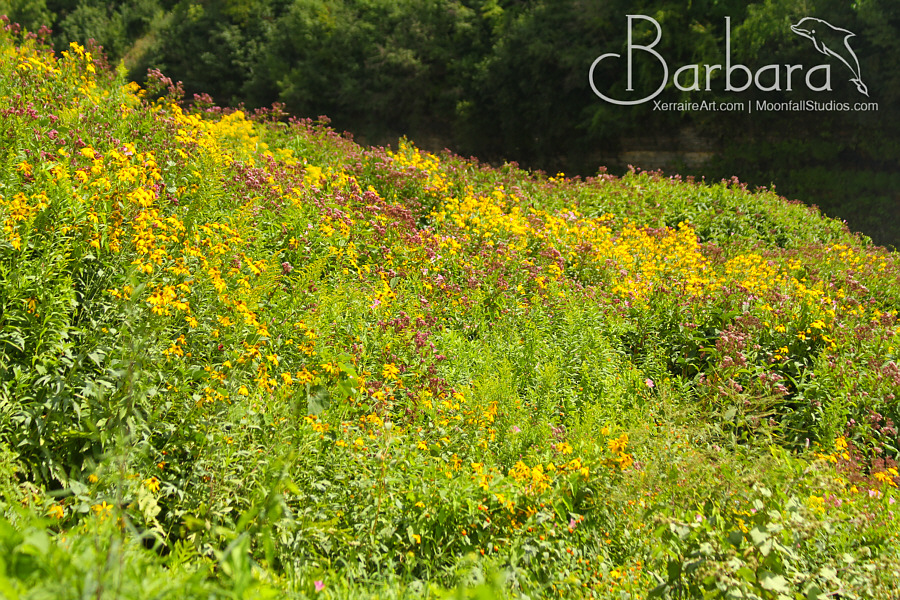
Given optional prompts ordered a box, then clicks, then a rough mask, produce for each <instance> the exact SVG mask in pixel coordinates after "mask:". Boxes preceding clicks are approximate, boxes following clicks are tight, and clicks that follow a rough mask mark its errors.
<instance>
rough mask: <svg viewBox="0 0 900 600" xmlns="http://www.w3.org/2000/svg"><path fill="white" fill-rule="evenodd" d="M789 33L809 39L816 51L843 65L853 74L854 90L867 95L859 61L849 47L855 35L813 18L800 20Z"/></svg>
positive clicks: (792, 26)
mask: <svg viewBox="0 0 900 600" xmlns="http://www.w3.org/2000/svg"><path fill="white" fill-rule="evenodd" d="M791 31H793V32H794V33H796V34H798V35H802V36H803V37H805V38H809V39H811V40H812V43H813V44H814V45H815V47H816V50H818V51H819V52H821V53H822V54H824V55H826V56H833V57H834V58H836V59H838V60H839V61H841V62H842V63H844V65H846V67H847V68H848V69H850V71H851V72H852V73H853V77H852V78H851V79H850V81H852V82H853V83H855V84H856V89H857V90H859V93H860V94H863V95H865V96H868V95H869V90H868V89H867V88H866V84H864V83H863V82H862V77H860V74H859V60H857V58H856V53H855V52H853V49H852V48H851V47H850V38H852V37H854V36H855V35H856V34H855V33H853V32H851V31H847V30H846V29H841V28H840V27H835V26H834V25H831V24H830V23H828V22H826V21H823V20H822V19H816V18H815V17H806V18H804V19H801V20H800V22H798V23H797V24H796V25H791Z"/></svg>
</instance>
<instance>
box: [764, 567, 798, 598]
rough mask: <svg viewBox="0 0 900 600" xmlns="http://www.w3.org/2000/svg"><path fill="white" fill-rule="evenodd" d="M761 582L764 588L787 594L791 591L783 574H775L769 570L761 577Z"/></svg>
mask: <svg viewBox="0 0 900 600" xmlns="http://www.w3.org/2000/svg"><path fill="white" fill-rule="evenodd" d="M759 584H760V585H761V586H762V588H763V589H765V590H769V591H770V592H780V593H782V594H787V593H789V592H790V591H791V588H790V586H789V585H788V580H787V579H785V578H784V577H782V576H781V575H775V574H774V573H770V572H768V571H766V572H765V573H763V575H762V577H760V578H759Z"/></svg>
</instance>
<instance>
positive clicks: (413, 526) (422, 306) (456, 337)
mask: <svg viewBox="0 0 900 600" xmlns="http://www.w3.org/2000/svg"><path fill="white" fill-rule="evenodd" d="M123 6H124V5H123ZM128 6H129V7H131V8H130V9H129V10H131V9H134V10H135V11H138V8H140V6H139V5H137V4H129V5H128ZM146 6H149V5H146ZM193 6H194V7H193V8H191V7H189V6H186V5H184V6H181V5H180V7H176V8H175V10H176V12H177V11H178V10H183V11H184V12H183V13H178V14H181V15H182V16H183V17H184V18H183V19H182V20H180V21H178V22H177V23H170V24H169V25H171V26H172V27H184V28H185V29H184V30H185V31H193V34H192V35H197V36H199V29H196V27H198V23H204V22H209V23H212V22H213V21H218V20H220V17H221V19H225V20H229V22H231V23H232V24H233V25H235V24H240V23H242V22H243V21H245V20H247V19H250V20H253V19H254V18H255V16H259V13H255V12H253V10H254V6H256V8H259V7H258V6H257V5H254V4H252V3H237V2H233V3H222V4H220V5H217V6H215V7H211V6H209V5H203V6H201V5H199V4H198V5H193ZM328 6H332V5H329V4H325V3H322V4H316V5H313V4H307V5H304V6H303V7H300V8H298V7H297V6H293V8H290V9H289V10H288V7H285V6H283V5H280V4H279V5H276V4H275V3H273V4H271V5H270V6H269V8H270V9H271V10H272V11H273V13H272V14H273V15H274V14H276V12H277V10H281V9H282V8H283V9H285V10H286V11H288V12H285V13H283V14H288V13H290V14H292V15H294V17H297V18H298V19H299V18H300V17H302V18H303V19H306V21H304V22H305V23H306V24H307V25H308V26H309V27H310V28H311V29H310V31H313V32H317V33H315V35H316V36H318V35H319V34H320V33H321V34H322V35H325V34H327V33H328V27H326V25H327V24H328V23H329V19H332V18H333V19H336V22H340V20H341V19H345V18H346V19H351V17H352V15H350V14H349V13H341V12H339V11H337V10H334V11H331V12H329V11H328V10H326V9H327V8H328ZM279 7H280V8H279ZM323 7H324V8H323ZM379 7H380V8H379ZM436 7H438V5H437V4H435V5H432V6H431V8H428V7H425V9H423V11H422V14H421V15H420V16H421V19H422V20H421V21H410V20H405V17H404V14H405V13H402V14H401V13H400V12H398V13H393V12H391V11H390V10H388V9H386V8H385V7H384V6H381V5H377V6H369V5H359V6H358V7H357V8H359V10H363V9H365V10H367V11H373V12H376V13H378V14H379V15H380V16H379V19H383V20H384V21H383V22H384V23H393V24H395V25H396V26H397V27H398V29H397V30H396V35H397V36H398V38H397V39H398V40H402V39H406V40H409V39H414V40H419V39H420V38H419V37H416V36H419V35H422V36H426V37H427V35H431V34H430V33H427V32H435V31H443V30H442V29H441V28H440V27H442V26H443V25H441V24H442V23H443V24H444V25H446V22H444V21H442V20H441V19H442V18H444V17H442V16H441V15H438V13H439V12H440V11H439V10H438V9H437V8H436ZM301 8H302V9H303V10H301ZM407 8H408V7H407ZM469 8H470V9H471V10H470V11H468V12H466V11H461V12H460V15H462V16H460V17H459V18H460V19H461V20H462V21H466V20H468V21H470V22H471V23H473V27H475V26H476V25H474V24H477V27H485V28H487V29H488V30H489V31H491V32H494V31H497V30H501V29H503V28H504V27H511V28H516V27H523V28H524V29H523V30H522V31H524V32H527V31H535V30H532V29H529V27H530V26H528V27H526V25H527V24H526V23H525V22H524V21H523V22H519V23H516V22H515V18H514V17H515V15H512V14H510V12H513V11H511V10H509V9H510V6H508V5H504V6H500V4H498V3H485V4H484V5H483V6H479V7H478V8H479V10H475V8H474V7H471V6H470V7H469ZM533 8H534V9H535V10H537V7H533ZM313 9H316V10H313ZM318 9H322V10H320V11H319V10H318ZM376 9H377V10H376ZM426 9H427V10H426ZM54 10H60V11H62V10H64V9H63V8H62V7H54ZM65 10H67V11H70V12H67V13H66V14H67V15H69V16H71V15H73V14H76V12H75V11H76V10H77V7H72V6H70V7H68V8H65ZM122 10H123V9H122V7H118V8H115V10H112V9H111V10H110V12H108V13H106V14H107V15H112V14H114V13H115V14H120V15H124V14H125V13H124V12H122ZM379 10H381V11H383V12H378V11H379ZM398 10H399V9H398ZM429 10H432V11H433V12H429ZM116 11H118V12H116ZM215 11H218V12H215ZM291 11H293V12H291ZM304 11H306V12H304ZM317 11H318V12H317ZM138 12H140V11H138ZM213 12H215V14H216V18H215V19H213V18H212V17H211V16H210V15H211V14H212V13H213ZM134 14H137V13H134ZM278 14H282V13H278ZM367 14H368V13H367ZM123 18H124V17H123ZM446 18H449V17H446ZM548 18H549V17H548ZM669 18H672V19H677V18H679V17H678V16H677V15H672V16H671V17H669ZM192 19H193V20H192ZM205 19H210V20H209V21H204V20H205ZM508 19H509V20H508ZM301 20H302V19H301ZM351 20H352V19H351ZM123 22H124V21H123ZM235 26H237V25H235ZM269 26H271V27H276V26H277V23H271V24H261V25H259V27H261V28H264V27H269ZM304 26H306V25H304ZM431 26H434V29H429V28H428V27H431ZM404 27H405V28H406V29H404ZM420 27H421V28H424V29H420ZM192 28H195V29H192ZM317 28H319V29H317ZM238 29H239V28H238ZM12 30H13V28H12V27H10V28H7V29H4V30H3V31H2V32H0V63H2V64H0V67H2V68H0V137H2V140H3V142H4V143H3V144H0V166H2V168H0V559H2V560H0V590H2V594H3V595H5V596H9V597H13V598H15V597H21V598H43V597H48V598H50V597H52V598H70V597H71V598H87V597H92V598H96V597H101V598H104V597H142V598H143V597H147V596H148V595H151V596H153V597H173V598H175V597H178V598H184V597H187V598H194V597H196V598H276V597H287V598H292V597H296V598H308V597H315V598H320V597H321V598H332V597H333V598H358V597H371V598H375V597H381V598H384V597H388V598H394V597H396V598H413V597H422V596H431V597H436V598H444V597H446V598H450V597H461V598H489V597H529V598H535V597H558V596H561V597H576V598H577V597H596V598H622V597H644V596H646V595H647V594H649V593H653V594H656V595H660V596H664V597H665V596H669V597H682V598H683V597H689V598H694V597H696V598H703V597H751V598H752V597H758V598H779V599H780V598H781V597H788V598H798V597H799V598H803V597H806V598H809V597H823V598H824V597H833V596H837V595H838V594H840V595H843V596H847V597H853V596H857V597H878V594H882V595H883V596H886V597H890V595H891V594H894V595H895V594H896V581H897V580H898V577H897V575H898V573H897V571H898V560H900V558H898V553H900V539H898V535H897V532H898V530H900V528H898V527H897V522H896V516H895V510H894V507H895V505H896V502H897V500H898V499H900V496H898V491H897V490H898V488H897V486H898V484H900V475H898V473H897V464H896V461H897V459H898V456H900V454H898V447H897V443H896V438H897V434H896V423H898V422H900V413H898V408H897V407H898V403H897V402H896V395H897V394H898V393H900V367H898V366H897V365H898V352H900V350H898V346H897V341H896V339H897V338H896V336H897V334H898V333H900V330H898V321H897V317H898V311H900V259H898V257H897V254H896V253H890V252H887V251H885V250H883V249H879V248H874V247H872V246H871V244H869V243H868V241H867V240H865V239H862V238H860V237H859V236H854V235H852V234H850V233H849V232H848V231H847V230H846V228H845V227H844V226H843V225H842V224H841V223H840V222H837V221H834V220H831V219H828V218H825V217H823V216H822V215H821V214H820V213H819V212H818V211H816V210H814V209H811V208H809V207H805V206H803V205H800V204H799V203H789V202H785V201H784V200H783V199H781V198H779V197H778V196H777V195H775V194H774V193H771V192H768V191H757V192H750V191H748V190H747V189H745V187H743V186H741V185H740V184H738V183H737V182H733V181H732V182H720V183H715V184H712V185H709V184H704V183H697V182H693V181H682V180H681V179H680V178H665V177H663V176H661V175H659V174H650V173H641V172H629V173H627V174H626V175H624V176H622V177H614V176H610V175H602V176H598V177H596V178H590V179H587V180H580V179H568V178H565V177H562V176H554V177H548V176H546V175H544V174H540V173H538V174H535V173H529V172H526V171H522V170H520V169H518V168H516V167H515V166H513V165H506V166H504V167H503V168H501V169H494V168H490V167H486V166H483V165H479V164H478V163H477V162H475V161H473V160H465V159H462V158H460V157H458V156H455V155H452V154H450V153H443V154H441V155H440V156H436V155H433V154H429V153H426V152H422V151H419V150H417V149H416V148H415V147H413V146H412V145H411V144H410V143H409V142H408V141H407V140H405V139H403V140H401V141H400V144H399V148H398V150H397V151H396V152H391V151H388V150H386V149H384V148H372V147H368V148H364V147H361V146H359V145H357V144H355V143H354V142H352V141H351V140H349V139H347V138H346V137H344V136H340V135H338V134H337V133H336V132H335V131H333V130H332V129H330V128H329V127H327V125H326V124H325V123H322V122H318V123H314V122H312V121H308V120H299V119H291V120H290V121H288V122H286V123H285V122H280V121H278V120H277V119H276V118H273V117H274V114H273V113H272V112H268V113H266V112H263V113H261V114H259V115H257V117H256V118H252V117H251V118H248V116H247V115H246V114H245V113H244V112H238V111H229V110H223V109H220V108H216V107H215V106H213V105H212V103H211V102H210V101H209V100H208V99H205V98H203V99H200V102H199V103H198V104H196V105H195V106H194V107H193V108H191V109H188V108H185V107H183V106H181V105H179V104H178V102H179V100H180V99H181V93H180V90H179V88H178V86H177V85H175V84H173V83H172V82H171V81H170V80H168V79H167V78H166V77H165V76H163V75H162V74H159V73H156V74H154V75H153V82H152V85H153V87H152V88H150V89H147V90H144V89H140V88H139V87H138V86H135V85H134V84H128V83H126V79H125V75H124V72H123V70H121V69H120V70H119V71H118V72H116V73H113V72H112V71H110V70H109V69H107V68H105V67H104V66H103V64H102V61H101V60H99V59H98V57H97V56H96V55H94V54H93V53H92V52H91V51H90V50H85V48H83V47H81V46H80V45H78V44H77V43H74V44H71V45H70V46H68V48H67V49H66V50H65V54H60V55H55V54H53V53H52V52H50V51H49V49H48V48H47V46H45V45H43V44H42V43H41V42H40V41H38V40H35V39H33V38H29V37H28V36H26V35H20V34H16V33H14V32H13V31H12ZM423 31H424V32H426V33H422V32H423ZM357 33H358V34H359V35H360V36H362V37H361V38H360V39H357V38H354V40H355V41H354V43H356V42H357V41H360V40H362V41H364V42H365V44H370V43H372V44H374V42H372V40H373V39H375V38H367V37H366V36H368V35H369V33H371V32H368V31H359V32H357ZM535 33H536V31H535ZM334 35H336V36H337V33H335V34H334ZM466 35H468V33H467V34H466ZM523 35H524V34H523ZM476 37H477V36H476ZM526 37H527V36H526ZM363 38H365V39H363ZM195 41H196V40H195ZM333 41H334V40H333ZM345 41H346V40H345ZM420 41H421V40H420ZM342 43H343V42H342ZM360 43H362V42H360ZM417 43H418V42H417ZM365 44H363V46H365ZM411 45H412V44H411ZM366 47H368V46H366ZM372 47H374V46H372ZM320 58H323V57H320ZM406 58H410V62H408V63H404V62H403V60H401V59H403V57H402V56H393V57H392V58H391V60H394V61H395V62H396V64H400V63H402V64H404V65H406V66H411V67H415V69H418V68H419V67H418V66H416V65H428V64H429V63H428V60H430V59H428V60H426V59H425V58H422V60H421V61H420V62H416V61H417V60H419V58H421V57H415V56H412V55H409V56H406ZM413 58H415V60H413ZM404 60H405V59H404ZM397 61H399V62H397ZM435 61H437V59H435ZM404 68H405V67H404ZM422 68H423V72H422V73H423V74H422V76H423V77H425V79H427V78H428V77H429V76H430V75H428V73H427V71H428V69H426V68H425V67H422ZM398 69H399V67H398ZM400 70H401V71H402V69H400ZM398 72H399V71H398ZM398 76H399V75H398ZM228 85H230V84H228ZM298 93H299V92H298ZM154 96H161V97H159V98H154ZM891 586H894V587H891Z"/></svg>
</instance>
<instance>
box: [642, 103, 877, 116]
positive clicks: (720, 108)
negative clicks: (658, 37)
mask: <svg viewBox="0 0 900 600" xmlns="http://www.w3.org/2000/svg"><path fill="white" fill-rule="evenodd" d="M653 110H658V111H675V112H700V111H710V112H748V113H752V112H754V111H755V112H816V111H818V112H842V111H851V110H854V111H862V112H875V111H877V110H878V103H877V102H836V101H834V100H829V101H828V102H821V101H819V100H799V101H796V100H791V101H785V102H772V101H771V100H756V101H755V102H751V101H740V102H715V101H711V100H704V101H702V102H662V101H660V100H654V101H653Z"/></svg>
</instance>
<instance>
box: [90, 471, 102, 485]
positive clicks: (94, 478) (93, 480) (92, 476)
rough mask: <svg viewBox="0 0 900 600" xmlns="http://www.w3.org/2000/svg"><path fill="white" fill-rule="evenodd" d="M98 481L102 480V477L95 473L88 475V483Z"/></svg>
mask: <svg viewBox="0 0 900 600" xmlns="http://www.w3.org/2000/svg"><path fill="white" fill-rule="evenodd" d="M98 481H100V478H99V477H97V476H96V475H95V474H94V473H91V474H90V475H88V483H97V482H98Z"/></svg>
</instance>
